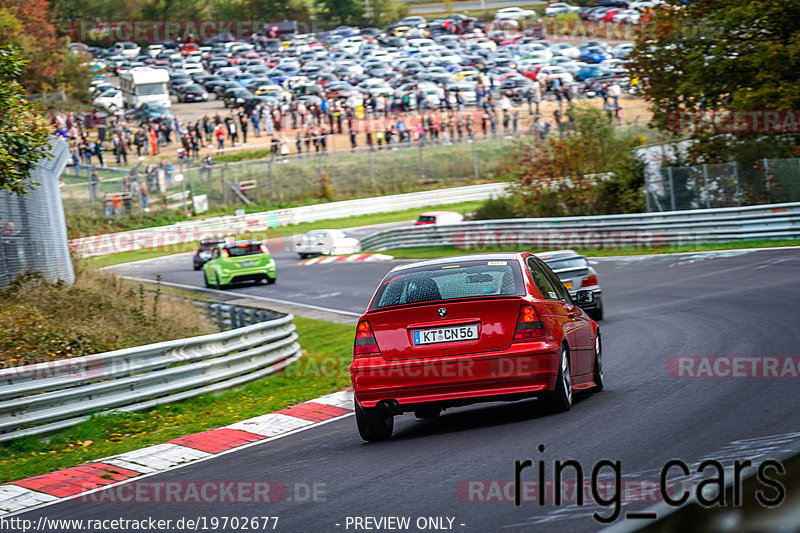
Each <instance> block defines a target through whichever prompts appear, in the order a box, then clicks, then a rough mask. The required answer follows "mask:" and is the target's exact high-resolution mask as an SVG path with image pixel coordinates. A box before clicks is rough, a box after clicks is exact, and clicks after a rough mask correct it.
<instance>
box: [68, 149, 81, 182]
mask: <svg viewBox="0 0 800 533" xmlns="http://www.w3.org/2000/svg"><path fill="white" fill-rule="evenodd" d="M70 156H71V157H72V166H73V167H74V168H75V179H76V180H79V179H81V156H80V151H79V150H78V147H77V146H76V147H74V148H73V149H72V153H71V154H70Z"/></svg>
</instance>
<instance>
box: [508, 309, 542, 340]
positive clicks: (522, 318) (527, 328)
mask: <svg viewBox="0 0 800 533" xmlns="http://www.w3.org/2000/svg"><path fill="white" fill-rule="evenodd" d="M545 336H546V332H545V329H544V324H542V320H541V319H540V318H539V313H537V312H536V308H535V307H534V306H532V305H529V304H524V305H523V306H522V307H521V308H520V310H519V318H517V329H516V330H515V331H514V340H515V341H530V340H536V339H543V338H544V337H545Z"/></svg>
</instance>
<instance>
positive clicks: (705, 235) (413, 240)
mask: <svg viewBox="0 0 800 533" xmlns="http://www.w3.org/2000/svg"><path fill="white" fill-rule="evenodd" d="M796 238H800V202H795V203H785V204H772V205H759V206H748V207H730V208H722V209H697V210H690V211H671V212H664V213H637V214H630V215H603V216H585V217H560V218H519V219H506V220H481V221H475V222H464V223H461V224H454V225H448V226H416V227H407V228H396V229H388V230H384V231H380V232H377V233H374V234H372V235H369V236H367V237H365V238H364V239H363V240H362V241H361V248H362V250H372V251H382V250H391V249H395V248H413V247H421V246H454V247H456V248H463V249H465V250H477V251H480V250H481V249H482V248H495V247H500V248H503V247H507V248H509V249H510V250H511V249H518V248H520V247H525V246H530V247H536V248H551V249H556V248H583V249H614V248H619V249H624V248H637V249H647V248H649V247H650V246H662V245H687V244H699V243H711V242H725V241H736V240H745V239H796Z"/></svg>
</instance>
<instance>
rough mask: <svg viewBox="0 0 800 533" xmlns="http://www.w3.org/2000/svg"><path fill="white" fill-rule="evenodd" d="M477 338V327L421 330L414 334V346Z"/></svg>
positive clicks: (475, 325) (474, 325)
mask: <svg viewBox="0 0 800 533" xmlns="http://www.w3.org/2000/svg"><path fill="white" fill-rule="evenodd" d="M477 338H478V326H477V324H473V325H471V326H453V327H447V328H436V329H421V330H417V331H415V332H414V344H415V345H422V344H435V343H438V342H457V341H472V340H475V339H477Z"/></svg>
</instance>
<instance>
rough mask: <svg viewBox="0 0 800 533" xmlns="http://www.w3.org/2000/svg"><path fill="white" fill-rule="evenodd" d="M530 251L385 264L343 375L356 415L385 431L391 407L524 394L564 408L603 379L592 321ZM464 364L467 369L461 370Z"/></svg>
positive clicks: (396, 410) (431, 413)
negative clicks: (387, 268)
mask: <svg viewBox="0 0 800 533" xmlns="http://www.w3.org/2000/svg"><path fill="white" fill-rule="evenodd" d="M593 298H594V293H593V292H592V291H590V290H581V291H578V292H577V294H576V300H573V298H572V296H570V293H569V292H568V291H567V289H566V288H565V286H564V285H563V284H562V283H561V281H560V280H559V278H558V277H557V276H556V275H555V274H554V273H553V271H552V270H551V269H550V268H549V267H548V266H547V265H546V264H545V263H543V262H542V261H541V260H540V259H539V258H537V257H536V256H534V255H533V254H530V253H527V252H522V253H502V254H501V253H496V254H478V255H466V256H459V257H448V258H443V259H434V260H430V261H422V262H417V263H412V264H409V265H403V266H398V267H395V268H393V269H392V270H391V271H390V272H389V273H388V274H387V275H386V276H385V277H384V278H383V280H382V281H381V282H380V283H379V285H378V288H377V289H376V290H375V293H374V294H373V296H372V299H371V301H370V303H369V305H368V307H367V311H366V312H365V313H364V314H363V315H362V316H361V317H360V318H359V320H358V325H357V326H356V334H355V342H354V344H353V362H352V364H351V365H350V378H351V381H352V383H353V392H354V395H355V402H354V407H355V414H356V425H357V427H358V432H359V434H360V435H361V438H362V439H364V440H366V441H377V440H384V439H388V438H389V437H391V435H392V431H393V429H394V417H395V416H396V415H400V414H403V413H406V412H413V413H414V414H415V415H416V416H417V417H418V418H434V417H437V416H439V415H440V414H441V412H442V411H443V410H444V409H447V408H449V407H453V406H461V405H466V404H470V403H476V402H487V401H497V400H498V399H503V400H521V399H526V398H531V397H535V398H537V401H536V404H535V405H536V408H537V410H538V409H542V410H544V411H545V412H562V411H567V410H569V409H570V407H571V406H572V398H573V391H574V390H581V391H588V390H595V391H599V390H602V389H603V379H604V378H603V365H602V351H601V340H600V330H599V328H598V326H597V323H596V322H594V321H593V320H592V319H591V318H590V317H589V316H587V314H586V313H585V312H584V311H583V310H582V309H581V308H580V307H578V305H576V303H578V304H582V305H587V304H589V303H591V301H592V299H593ZM466 369H468V371H467V370H466Z"/></svg>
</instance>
